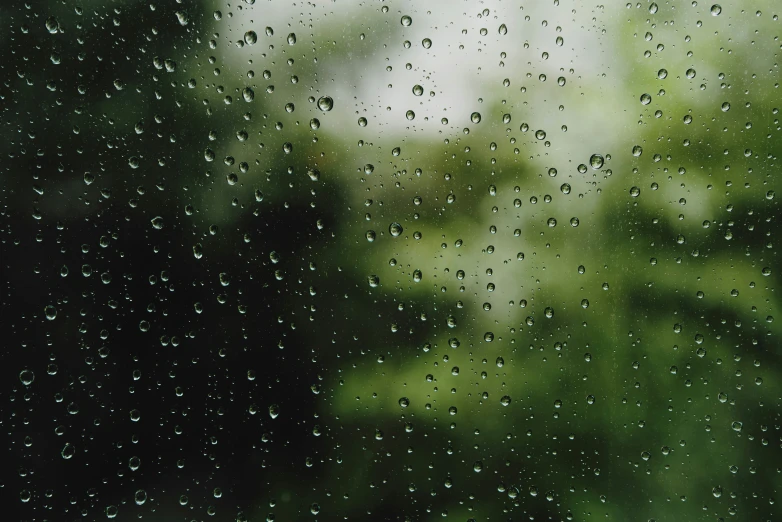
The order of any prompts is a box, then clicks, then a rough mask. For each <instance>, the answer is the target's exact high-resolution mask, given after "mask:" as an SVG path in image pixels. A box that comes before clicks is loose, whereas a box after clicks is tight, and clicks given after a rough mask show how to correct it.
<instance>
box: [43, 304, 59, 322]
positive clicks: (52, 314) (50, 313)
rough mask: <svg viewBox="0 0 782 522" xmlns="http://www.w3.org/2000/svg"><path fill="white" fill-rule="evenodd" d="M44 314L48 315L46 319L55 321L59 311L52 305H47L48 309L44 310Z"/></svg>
mask: <svg viewBox="0 0 782 522" xmlns="http://www.w3.org/2000/svg"><path fill="white" fill-rule="evenodd" d="M43 312H44V314H45V315H46V318H47V319H48V320H50V321H54V318H55V317H57V309H56V308H55V307H54V306H52V305H46V308H44V309H43Z"/></svg>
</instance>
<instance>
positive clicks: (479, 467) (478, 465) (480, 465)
mask: <svg viewBox="0 0 782 522" xmlns="http://www.w3.org/2000/svg"><path fill="white" fill-rule="evenodd" d="M472 469H473V471H474V472H476V473H480V472H481V471H483V462H482V461H480V460H476V461H475V463H474V464H473V465H472Z"/></svg>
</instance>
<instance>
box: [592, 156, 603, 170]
mask: <svg viewBox="0 0 782 522" xmlns="http://www.w3.org/2000/svg"><path fill="white" fill-rule="evenodd" d="M604 163H605V160H604V159H603V156H601V155H600V154H592V156H591V157H590V158H589V165H590V166H591V167H592V168H593V169H595V170H599V169H601V168H602V167H603V164H604Z"/></svg>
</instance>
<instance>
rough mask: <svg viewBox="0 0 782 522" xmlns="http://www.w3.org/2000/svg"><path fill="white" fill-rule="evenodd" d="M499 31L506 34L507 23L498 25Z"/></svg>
mask: <svg viewBox="0 0 782 522" xmlns="http://www.w3.org/2000/svg"><path fill="white" fill-rule="evenodd" d="M499 33H500V34H501V35H506V34H508V26H507V25H505V24H502V25H500V29H499Z"/></svg>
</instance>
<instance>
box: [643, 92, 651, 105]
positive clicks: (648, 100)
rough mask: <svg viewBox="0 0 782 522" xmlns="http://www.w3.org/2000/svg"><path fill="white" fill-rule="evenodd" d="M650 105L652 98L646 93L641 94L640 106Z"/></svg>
mask: <svg viewBox="0 0 782 522" xmlns="http://www.w3.org/2000/svg"><path fill="white" fill-rule="evenodd" d="M650 103H652V97H651V96H650V95H648V94H647V93H643V94H642V95H641V104H642V105H649V104H650Z"/></svg>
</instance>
